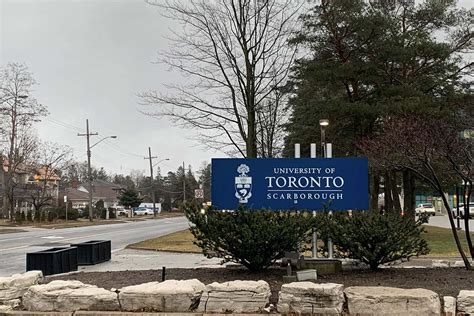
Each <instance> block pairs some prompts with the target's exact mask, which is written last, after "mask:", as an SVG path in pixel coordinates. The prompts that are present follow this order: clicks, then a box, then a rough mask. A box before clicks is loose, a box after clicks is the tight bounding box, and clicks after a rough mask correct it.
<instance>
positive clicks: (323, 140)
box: [319, 119, 334, 259]
mask: <svg viewBox="0 0 474 316" xmlns="http://www.w3.org/2000/svg"><path fill="white" fill-rule="evenodd" d="M328 125H329V120H328V119H321V120H319V126H320V127H321V146H322V148H323V149H322V154H323V158H328V157H331V156H332V150H331V153H330V156H328V148H327V145H326V127H327V126H328ZM331 215H332V212H331V211H329V216H331ZM333 250H334V249H333V243H332V238H331V237H329V238H328V258H329V259H332V258H333Z"/></svg>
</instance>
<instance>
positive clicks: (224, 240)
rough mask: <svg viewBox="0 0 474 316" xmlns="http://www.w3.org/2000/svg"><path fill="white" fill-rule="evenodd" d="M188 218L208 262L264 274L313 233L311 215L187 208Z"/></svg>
mask: <svg viewBox="0 0 474 316" xmlns="http://www.w3.org/2000/svg"><path fill="white" fill-rule="evenodd" d="M185 211H186V216H187V217H188V219H189V220H190V221H191V223H193V225H192V226H191V227H190V230H191V233H192V234H193V235H194V237H195V239H196V241H195V242H194V243H195V244H196V245H197V246H198V247H200V248H201V249H202V251H203V254H204V255H206V256H207V257H208V258H213V257H217V258H222V259H223V261H224V262H236V263H240V264H242V265H243V266H245V267H247V268H248V269H249V270H251V271H261V270H264V269H266V268H268V267H269V266H271V265H272V264H273V263H274V262H275V261H276V260H277V259H281V258H283V256H284V253H285V251H296V250H297V245H298V244H303V243H304V241H305V240H306V239H307V238H308V235H309V234H310V233H311V226H312V221H311V219H310V218H308V217H309V216H308V214H306V213H304V212H302V213H295V212H273V211H268V210H246V209H241V210H237V211H231V212H224V211H216V210H208V211H206V212H205V213H201V211H200V210H199V209H198V208H187V209H186V210H185Z"/></svg>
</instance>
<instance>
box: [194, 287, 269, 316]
mask: <svg viewBox="0 0 474 316" xmlns="http://www.w3.org/2000/svg"><path fill="white" fill-rule="evenodd" d="M270 295H271V291H270V286H269V285H268V283H267V282H265V281H261V280H260V281H231V282H224V283H217V282H214V283H211V284H208V285H207V286H206V288H205V290H204V292H203V293H202V296H201V302H200V304H199V308H198V311H199V312H206V313H257V312H261V311H263V309H264V308H265V306H266V305H267V304H268V303H269V298H270Z"/></svg>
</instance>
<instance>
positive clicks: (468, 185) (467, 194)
mask: <svg viewBox="0 0 474 316" xmlns="http://www.w3.org/2000/svg"><path fill="white" fill-rule="evenodd" d="M463 191H464V192H463V194H464V233H465V234H466V241H467V245H468V246H469V253H470V254H471V258H472V259H474V248H473V246H472V239H471V232H470V229H469V202H470V200H471V193H472V182H469V183H467V182H466V184H465V185H464V190H463Z"/></svg>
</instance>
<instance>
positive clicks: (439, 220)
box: [427, 215, 474, 232]
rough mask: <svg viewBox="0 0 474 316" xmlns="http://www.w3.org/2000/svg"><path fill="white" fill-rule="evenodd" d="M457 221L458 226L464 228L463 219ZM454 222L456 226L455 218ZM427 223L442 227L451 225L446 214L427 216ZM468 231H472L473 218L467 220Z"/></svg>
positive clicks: (473, 228)
mask: <svg viewBox="0 0 474 316" xmlns="http://www.w3.org/2000/svg"><path fill="white" fill-rule="evenodd" d="M459 223H460V228H461V229H462V230H464V219H461V220H460V221H459ZM454 224H455V225H456V227H457V220H456V219H454ZM427 225H430V226H437V227H443V228H451V225H450V224H449V218H448V215H442V216H431V217H430V218H429V222H428V224H427ZM469 231H471V232H474V219H470V220H469Z"/></svg>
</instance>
